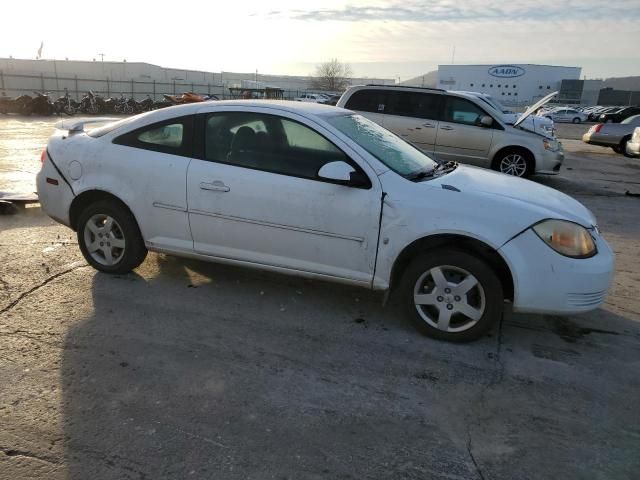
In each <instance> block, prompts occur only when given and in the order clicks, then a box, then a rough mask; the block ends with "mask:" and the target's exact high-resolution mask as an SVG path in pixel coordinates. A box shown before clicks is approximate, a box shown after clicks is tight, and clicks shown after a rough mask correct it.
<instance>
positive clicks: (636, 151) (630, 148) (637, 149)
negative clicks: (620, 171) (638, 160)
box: [626, 142, 640, 157]
mask: <svg viewBox="0 0 640 480" xmlns="http://www.w3.org/2000/svg"><path fill="white" fill-rule="evenodd" d="M626 150H627V155H632V156H634V157H640V142H627V146H626Z"/></svg>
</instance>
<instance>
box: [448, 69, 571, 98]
mask: <svg viewBox="0 0 640 480" xmlns="http://www.w3.org/2000/svg"><path fill="white" fill-rule="evenodd" d="M581 70H582V69H581V68H580V67H562V66H554V65H534V64H500V65H439V66H438V88H443V89H446V90H465V91H474V92H481V93H487V94H489V95H491V96H492V97H494V98H496V99H497V100H498V101H500V103H502V104H504V105H507V106H514V107H517V106H524V105H531V104H532V103H534V102H536V101H537V100H539V99H541V98H542V97H544V96H545V95H547V94H549V93H551V92H554V91H558V90H560V86H561V83H562V81H563V80H578V79H579V78H580V72H581Z"/></svg>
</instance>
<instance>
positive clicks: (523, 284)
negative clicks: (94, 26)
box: [37, 100, 614, 341]
mask: <svg viewBox="0 0 640 480" xmlns="http://www.w3.org/2000/svg"><path fill="white" fill-rule="evenodd" d="M86 125H87V121H82V120H72V121H71V122H70V123H68V124H65V123H64V122H63V123H62V124H59V129H58V130H57V131H56V132H55V134H54V135H53V136H52V137H51V139H50V141H49V144H48V146H47V149H46V150H45V151H44V152H43V154H42V169H41V171H40V173H39V174H38V178H37V183H38V193H39V196H40V202H41V204H42V207H43V209H44V210H45V212H47V214H48V215H50V216H51V217H52V218H54V219H55V220H57V221H59V222H61V223H63V224H65V225H67V226H69V227H70V228H72V229H74V230H75V231H76V232H77V235H78V242H79V244H80V248H81V250H82V253H83V254H84V256H85V258H86V260H87V262H89V263H90V264H91V265H92V266H94V267H95V268H96V269H98V270H100V271H102V272H107V273H118V274H121V273H124V272H128V271H130V270H132V269H134V268H136V267H137V266H138V265H140V263H141V262H142V261H143V260H144V258H145V256H146V254H147V250H153V251H157V252H165V253H169V254H174V255H182V256H188V257H195V258H200V259H203V260H209V261H215V262H224V263H231V264H237V265H245V266H249V267H255V268H260V269H266V270H272V271H278V272H286V273H291V274H295V275H301V276H305V277H310V278H315V279H324V280H331V281H337V282H344V283H349V284H353V285H360V286H362V287H366V288H370V289H375V290H386V291H389V292H390V291H394V292H395V294H397V295H399V297H398V298H400V299H401V302H402V304H403V305H404V306H405V307H406V309H407V311H408V313H409V315H410V316H411V318H412V319H413V321H414V322H415V324H416V325H417V327H418V328H419V329H420V330H421V331H422V332H424V333H426V334H428V335H430V336H433V337H436V338H440V339H446V340H452V341H465V340H471V339H474V338H478V337H479V336H481V335H483V334H484V333H485V332H486V331H487V330H488V329H489V328H490V326H491V325H492V323H493V322H494V321H496V319H498V318H500V315H501V314H502V310H503V307H504V303H505V302H510V303H512V304H513V309H514V311H516V312H539V313H554V314H570V313H577V312H584V311H588V310H591V309H594V308H596V307H598V306H599V305H600V304H601V303H602V302H603V300H604V297H605V295H606V292H607V289H608V287H609V284H610V282H611V277H612V271H613V260H614V259H613V254H612V252H611V249H610V248H609V246H608V245H607V243H606V241H605V240H604V239H603V237H602V236H601V234H600V232H599V230H598V228H597V226H596V219H595V218H594V216H593V215H592V214H591V212H589V210H587V209H586V208H585V207H584V206H582V205H581V204H580V203H578V202H577V201H576V200H574V199H572V198H570V197H568V196H567V195H564V194H562V193H560V192H558V191H556V190H553V189H550V188H547V187H544V186H541V185H538V184H536V183H533V182H530V181H528V180H522V179H519V178H512V177H510V176H507V175H504V174H500V173H496V172H492V171H488V170H484V169H479V168H474V167H467V166H462V165H458V164H456V163H454V162H449V163H442V164H438V163H436V162H434V161H433V160H432V159H431V158H429V157H428V156H427V155H425V154H424V153H422V152H421V151H420V150H418V149H416V148H415V147H413V146H412V145H410V144H409V143H406V142H405V141H404V140H402V139H400V138H399V137H397V136H396V135H394V134H392V133H391V132H389V131H388V130H385V129H384V128H382V127H380V126H379V125H377V124H375V123H373V122H371V121H369V120H367V119H365V118H364V117H362V116H360V115H357V114H354V113H353V112H350V111H348V110H344V109H341V108H336V107H329V106H325V105H318V104H313V103H302V102H275V101H246V100H244V101H221V102H207V103H199V104H190V105H184V106H177V107H171V108H166V109H163V110H158V111H153V112H149V113H145V114H141V115H138V116H135V117H131V118H128V119H125V120H121V121H118V122H115V123H110V124H107V125H106V126H103V127H99V128H93V129H85V126H86ZM176 294H177V293H176Z"/></svg>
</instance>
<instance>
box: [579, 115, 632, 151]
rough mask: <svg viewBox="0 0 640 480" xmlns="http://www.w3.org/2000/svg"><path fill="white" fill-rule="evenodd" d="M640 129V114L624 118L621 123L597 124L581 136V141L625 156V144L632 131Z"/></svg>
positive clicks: (629, 138)
mask: <svg viewBox="0 0 640 480" xmlns="http://www.w3.org/2000/svg"><path fill="white" fill-rule="evenodd" d="M636 127H640V114H639V115H634V116H633V117H628V118H625V119H624V120H623V121H622V122H621V123H606V124H605V123H598V124H596V125H593V126H592V127H591V128H590V129H589V130H588V131H587V133H585V134H584V135H583V136H582V141H583V142H585V143H589V144H591V145H600V146H603V147H611V148H612V149H613V150H614V151H615V152H616V153H621V154H624V155H626V154H627V153H626V151H627V150H626V144H627V142H628V141H629V140H631V136H632V135H633V131H634V129H635V128H636Z"/></svg>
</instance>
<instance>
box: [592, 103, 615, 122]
mask: <svg viewBox="0 0 640 480" xmlns="http://www.w3.org/2000/svg"><path fill="white" fill-rule="evenodd" d="M621 108H622V107H598V108H596V109H594V110H592V111H590V112H589V121H590V122H597V121H598V119H599V118H600V115H602V114H603V113H609V112H615V111H617V110H620V109H621Z"/></svg>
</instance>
